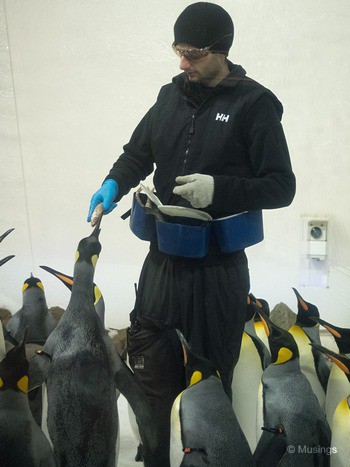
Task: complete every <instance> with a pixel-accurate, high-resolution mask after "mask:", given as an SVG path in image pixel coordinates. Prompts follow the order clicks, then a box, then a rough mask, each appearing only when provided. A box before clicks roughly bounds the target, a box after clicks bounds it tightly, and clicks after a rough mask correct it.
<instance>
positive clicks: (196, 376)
mask: <svg viewBox="0 0 350 467" xmlns="http://www.w3.org/2000/svg"><path fill="white" fill-rule="evenodd" d="M176 332H177V335H178V336H179V338H180V341H181V345H182V350H183V354H184V365H185V368H186V373H187V379H188V381H189V384H188V385H189V386H192V385H193V384H196V383H199V382H200V381H202V380H205V379H207V378H209V377H210V376H216V377H217V378H220V374H219V372H218V371H217V369H216V368H215V366H214V365H213V364H212V363H211V361H210V360H208V359H206V358H204V357H202V356H200V355H198V354H196V353H194V352H193V351H192V349H191V347H190V345H189V344H188V342H187V341H186V339H185V338H184V336H183V335H182V333H181V332H180V331H179V330H178V329H176Z"/></svg>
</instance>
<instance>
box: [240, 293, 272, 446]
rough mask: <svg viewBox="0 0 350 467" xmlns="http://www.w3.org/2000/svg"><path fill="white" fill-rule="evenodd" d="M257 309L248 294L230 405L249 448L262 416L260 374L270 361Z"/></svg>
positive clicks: (256, 436) (257, 436) (259, 429)
mask: <svg viewBox="0 0 350 467" xmlns="http://www.w3.org/2000/svg"><path fill="white" fill-rule="evenodd" d="M259 309H260V308H259V307H258V305H256V304H255V303H254V302H252V301H251V298H250V296H248V303H247V321H246V324H245V328H244V332H243V335H242V344H241V351H240V354H239V359H238V362H237V364H236V366H235V369H234V373H233V379H232V407H233V410H234V412H235V414H236V417H237V420H238V423H239V425H240V427H241V428H242V430H243V433H244V434H245V436H246V438H247V441H248V443H249V446H250V449H251V450H252V452H254V450H255V448H256V445H257V443H258V441H259V438H260V435H261V425H262V420H263V414H262V401H261V398H262V386H261V377H262V373H263V371H264V370H265V368H266V367H267V366H268V365H269V364H270V361H271V357H270V351H269V349H267V348H266V346H265V344H264V343H263V341H262V340H261V339H260V338H259V337H258V335H257V334H256V331H255V326H254V322H256V321H255V315H256V314H257V310H259Z"/></svg>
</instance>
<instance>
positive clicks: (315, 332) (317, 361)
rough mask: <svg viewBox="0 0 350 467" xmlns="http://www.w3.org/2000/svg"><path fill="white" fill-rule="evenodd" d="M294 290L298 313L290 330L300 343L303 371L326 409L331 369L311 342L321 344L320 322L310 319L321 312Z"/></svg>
mask: <svg viewBox="0 0 350 467" xmlns="http://www.w3.org/2000/svg"><path fill="white" fill-rule="evenodd" d="M293 291H294V293H295V295H296V297H297V300H298V313H297V320H296V323H295V325H294V326H292V327H291V328H290V329H289V332H290V333H291V334H292V336H293V337H294V339H295V341H296V343H297V345H298V349H299V355H300V368H301V371H302V372H303V373H304V375H305V376H306V377H307V379H308V380H309V382H310V384H311V387H312V390H313V391H314V393H315V394H316V396H317V399H318V401H319V403H320V406H321V407H323V409H324V408H325V403H326V390H327V383H328V378H329V373H330V369H329V365H328V364H327V361H326V358H325V356H324V355H322V354H321V353H320V352H317V351H315V350H314V349H313V348H312V347H311V346H310V343H311V342H313V343H315V344H317V345H321V340H320V331H319V324H318V323H316V322H315V321H314V320H312V319H310V318H312V317H313V316H315V317H319V316H320V314H319V311H318V308H317V307H316V305H313V304H312V303H309V302H306V301H305V300H304V299H303V298H302V296H301V295H300V294H299V292H298V291H297V290H296V289H295V288H293Z"/></svg>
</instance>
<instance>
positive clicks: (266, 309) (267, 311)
mask: <svg viewBox="0 0 350 467" xmlns="http://www.w3.org/2000/svg"><path fill="white" fill-rule="evenodd" d="M248 299H249V301H250V303H255V305H257V306H258V307H259V308H260V310H262V311H263V313H264V314H265V315H266V316H267V317H269V316H270V306H269V304H268V302H267V301H266V300H264V299H263V298H256V297H255V296H254V295H253V294H252V293H250V294H249V295H248ZM255 310H256V308H255ZM254 321H260V316H259V313H255V316H254Z"/></svg>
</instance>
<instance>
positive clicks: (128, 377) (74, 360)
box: [29, 221, 155, 467]
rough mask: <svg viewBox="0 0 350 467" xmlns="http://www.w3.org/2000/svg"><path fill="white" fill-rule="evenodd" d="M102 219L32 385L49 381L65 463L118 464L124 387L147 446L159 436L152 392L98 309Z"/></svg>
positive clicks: (34, 368) (51, 415) (81, 253)
mask: <svg viewBox="0 0 350 467" xmlns="http://www.w3.org/2000/svg"><path fill="white" fill-rule="evenodd" d="M99 225H100V221H99V222H98V223H97V225H96V227H95V228H94V230H93V232H92V234H91V235H90V236H88V237H86V238H83V239H82V240H81V241H80V242H79V245H78V249H77V254H76V261H75V265H74V273H73V286H72V293H71V297H70V301H69V304H68V306H67V309H66V311H65V312H64V313H63V315H62V317H61V319H60V321H59V322H58V324H57V326H56V328H55V329H54V331H53V332H52V333H51V334H50V336H49V338H48V339H47V341H46V343H45V345H44V347H43V350H42V352H39V353H38V354H37V355H36V356H35V357H34V358H33V359H32V360H31V361H30V373H29V374H30V387H36V386H37V385H40V384H42V383H43V382H44V381H45V382H46V385H47V397H48V418H47V419H48V430H49V434H50V438H51V441H52V443H53V447H54V451H55V453H56V457H57V459H58V463H59V465H64V466H67V467H77V466H82V465H83V466H84V467H95V466H97V465H100V466H103V467H114V466H115V465H116V459H117V452H116V451H117V449H118V446H117V437H118V432H119V421H118V410H117V396H118V395H119V390H120V392H122V393H123V395H124V396H125V397H126V399H127V400H128V402H129V403H130V405H131V406H132V408H133V410H134V412H135V414H136V416H137V419H138V421H139V422H140V432H141V433H142V435H143V436H144V439H143V444H144V446H145V447H146V448H149V449H150V450H151V449H153V444H152V443H153V442H154V441H155V440H154V439H152V435H153V433H154V430H153V427H152V424H151V419H150V415H149V414H150V410H148V406H147V404H146V403H145V400H146V396H145V395H144V394H143V393H142V391H141V389H140V387H139V386H138V385H137V384H136V382H135V380H134V378H133V374H132V372H131V371H130V370H129V369H128V368H127V367H126V365H125V363H124V362H123V361H122V360H121V358H120V356H119V355H118V353H117V351H116V349H115V346H114V344H113V342H112V340H111V339H110V337H109V336H108V333H107V331H106V330H105V329H104V326H103V324H102V322H101V320H100V318H99V317H98V315H97V313H96V311H95V307H94V294H93V277H94V271H95V266H96V262H97V259H98V256H99V254H100V251H101V244H100V242H99V233H100V228H99ZM117 389H118V391H117ZM145 465H146V464H145ZM149 465H151V464H149Z"/></svg>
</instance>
